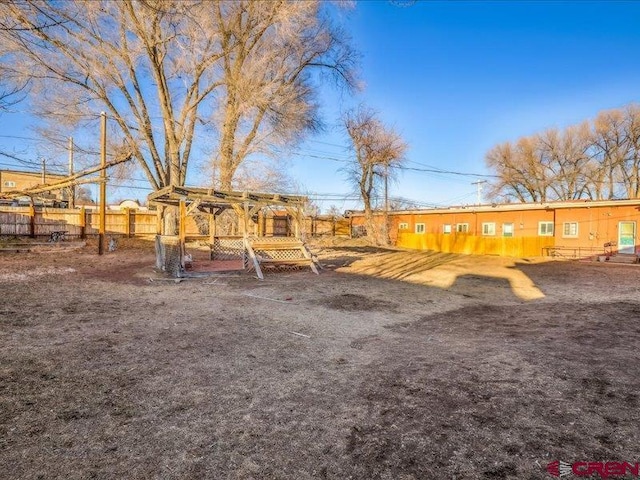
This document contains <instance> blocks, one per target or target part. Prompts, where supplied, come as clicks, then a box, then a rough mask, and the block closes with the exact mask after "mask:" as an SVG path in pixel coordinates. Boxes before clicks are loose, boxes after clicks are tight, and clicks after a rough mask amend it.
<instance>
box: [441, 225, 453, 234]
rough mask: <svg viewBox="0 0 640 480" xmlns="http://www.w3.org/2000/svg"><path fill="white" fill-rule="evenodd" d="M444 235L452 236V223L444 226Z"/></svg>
mask: <svg viewBox="0 0 640 480" xmlns="http://www.w3.org/2000/svg"><path fill="white" fill-rule="evenodd" d="M442 233H444V234H445V235H450V234H451V224H450V223H445V224H444V225H442Z"/></svg>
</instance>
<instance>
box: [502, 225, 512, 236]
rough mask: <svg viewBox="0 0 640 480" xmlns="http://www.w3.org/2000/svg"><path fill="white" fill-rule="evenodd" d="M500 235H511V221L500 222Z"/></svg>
mask: <svg viewBox="0 0 640 480" xmlns="http://www.w3.org/2000/svg"><path fill="white" fill-rule="evenodd" d="M502 236H503V237H513V223H503V224H502Z"/></svg>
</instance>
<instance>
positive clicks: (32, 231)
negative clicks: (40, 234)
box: [29, 203, 36, 238]
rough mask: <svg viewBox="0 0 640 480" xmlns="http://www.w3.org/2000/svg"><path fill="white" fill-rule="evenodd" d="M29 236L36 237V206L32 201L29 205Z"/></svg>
mask: <svg viewBox="0 0 640 480" xmlns="http://www.w3.org/2000/svg"><path fill="white" fill-rule="evenodd" d="M29 236H30V237H31V238H35V237H36V207H34V206H33V203H31V205H29Z"/></svg>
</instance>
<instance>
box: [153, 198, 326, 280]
mask: <svg viewBox="0 0 640 480" xmlns="http://www.w3.org/2000/svg"><path fill="white" fill-rule="evenodd" d="M147 199H148V201H149V204H150V205H157V206H160V207H177V208H178V212H179V214H178V217H179V222H178V235H177V237H176V236H173V235H162V236H159V240H158V244H157V248H158V251H160V250H161V249H162V248H164V247H162V245H160V244H161V243H162V242H163V241H164V242H165V244H166V245H169V244H171V245H172V246H173V247H172V248H173V249H176V247H177V249H178V250H179V252H180V253H179V255H180V263H181V264H182V265H181V266H182V267H184V261H183V259H182V256H183V255H184V253H185V250H184V246H185V242H186V237H187V236H186V228H185V227H186V218H187V216H188V215H190V214H191V213H193V212H194V211H196V210H199V211H201V212H204V213H208V214H210V217H209V238H210V244H211V246H212V248H213V246H214V245H215V244H216V241H217V240H218V238H217V235H216V221H215V219H216V216H218V215H220V214H221V213H222V212H224V211H225V210H228V209H232V210H233V211H234V212H235V213H236V214H237V216H238V223H239V225H238V227H239V230H240V234H241V235H242V236H243V240H242V241H241V245H244V250H245V252H246V253H247V255H248V257H249V258H250V260H251V261H252V263H253V267H254V268H255V269H256V272H257V273H258V276H259V277H260V278H262V272H261V269H260V263H270V264H272V265H273V264H276V263H281V264H286V263H288V264H295V263H299V264H300V263H304V264H309V266H311V268H312V270H313V271H315V272H316V273H317V271H316V269H315V265H313V261H312V260H311V255H310V254H309V252H308V250H307V249H306V247H305V246H304V244H303V242H302V241H301V234H302V225H303V214H304V212H303V207H304V205H305V203H307V197H304V196H298V195H283V194H278V193H260V192H241V191H222V190H215V189H210V188H201V187H188V186H184V187H176V186H169V187H165V188H163V189H161V190H158V191H156V192H153V193H151V194H150V195H149V196H148V197H147ZM265 207H278V208H281V209H283V210H285V211H286V212H287V213H288V215H289V216H290V217H291V219H292V223H293V231H294V235H295V238H296V241H295V242H293V241H288V242H283V241H277V242H276V240H279V239H273V242H272V243H269V242H265V241H264V240H260V241H258V239H261V238H262V237H264V233H265V232H264V231H262V228H261V227H262V225H261V222H257V223H258V229H257V230H258V231H257V235H256V236H252V237H251V238H249V222H252V221H253V220H252V218H253V217H254V216H255V215H256V214H257V213H258V212H260V211H261V210H262V209H263V208H265ZM158 218H159V221H160V213H159V215H158ZM160 237H161V238H160ZM280 240H286V239H280ZM171 255H172V256H174V257H175V253H172V254H171ZM161 256H163V257H164V259H163V260H160V254H159V257H158V266H161V265H160V264H161V263H162V264H163V268H164V269H165V270H169V269H170V270H172V271H173V270H175V269H176V268H178V267H176V266H174V265H173V264H172V265H171V267H170V268H168V267H167V261H166V258H167V256H166V255H165V254H162V255H161ZM172 263H175V261H173V262H172Z"/></svg>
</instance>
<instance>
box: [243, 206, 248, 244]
mask: <svg viewBox="0 0 640 480" xmlns="http://www.w3.org/2000/svg"><path fill="white" fill-rule="evenodd" d="M242 225H243V232H242V234H243V235H244V236H245V237H246V236H247V235H249V202H244V213H243V215H242Z"/></svg>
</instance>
